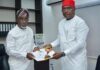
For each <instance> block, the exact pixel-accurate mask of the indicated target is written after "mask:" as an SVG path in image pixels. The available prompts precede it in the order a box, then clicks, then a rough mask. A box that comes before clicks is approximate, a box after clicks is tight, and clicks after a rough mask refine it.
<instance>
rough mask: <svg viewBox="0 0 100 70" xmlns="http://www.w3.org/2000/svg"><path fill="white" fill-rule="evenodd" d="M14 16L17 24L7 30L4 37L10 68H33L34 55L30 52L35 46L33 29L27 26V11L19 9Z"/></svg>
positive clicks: (29, 69) (11, 69)
mask: <svg viewBox="0 0 100 70" xmlns="http://www.w3.org/2000/svg"><path fill="white" fill-rule="evenodd" d="M16 18H17V25H16V26H15V27H14V28H13V29H11V30H10V31H9V33H8V35H7V39H6V52H7V54H8V55H9V60H8V62H9V66H10V70H34V68H33V64H32V63H33V62H32V61H33V58H34V57H33V55H32V54H31V53H30V52H32V51H33V49H34V47H36V46H35V44H34V43H33V30H32V29H31V28H30V27H29V26H28V20H29V13H28V11H27V10H26V9H20V10H18V12H17V15H16ZM31 60H32V61H31ZM32 68H33V69H32Z"/></svg>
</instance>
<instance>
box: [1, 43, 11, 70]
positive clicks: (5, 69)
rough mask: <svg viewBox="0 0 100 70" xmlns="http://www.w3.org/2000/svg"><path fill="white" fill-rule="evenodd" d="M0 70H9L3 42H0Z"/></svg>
mask: <svg viewBox="0 0 100 70" xmlns="http://www.w3.org/2000/svg"><path fill="white" fill-rule="evenodd" d="M0 70H10V69H9V64H8V55H7V54H6V52H5V47H4V44H0Z"/></svg>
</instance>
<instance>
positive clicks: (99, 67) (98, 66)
mask: <svg viewBox="0 0 100 70" xmlns="http://www.w3.org/2000/svg"><path fill="white" fill-rule="evenodd" d="M95 70H100V55H99V56H98V59H97V64H96V69H95Z"/></svg>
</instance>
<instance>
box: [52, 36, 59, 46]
mask: <svg viewBox="0 0 100 70" xmlns="http://www.w3.org/2000/svg"><path fill="white" fill-rule="evenodd" d="M59 44H60V42H59V36H58V37H57V39H56V40H54V41H53V42H51V45H52V47H57V46H58V45H59Z"/></svg>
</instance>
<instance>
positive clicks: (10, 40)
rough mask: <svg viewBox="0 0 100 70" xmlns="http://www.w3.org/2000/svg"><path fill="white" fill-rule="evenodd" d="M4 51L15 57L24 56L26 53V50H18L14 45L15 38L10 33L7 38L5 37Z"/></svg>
mask: <svg viewBox="0 0 100 70" xmlns="http://www.w3.org/2000/svg"><path fill="white" fill-rule="evenodd" d="M6 43H7V44H6V52H7V54H8V55H11V56H14V57H17V58H23V57H26V55H27V53H26V52H19V51H17V50H16V49H14V47H15V39H14V38H13V36H12V35H11V34H8V36H7V39H6Z"/></svg>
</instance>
